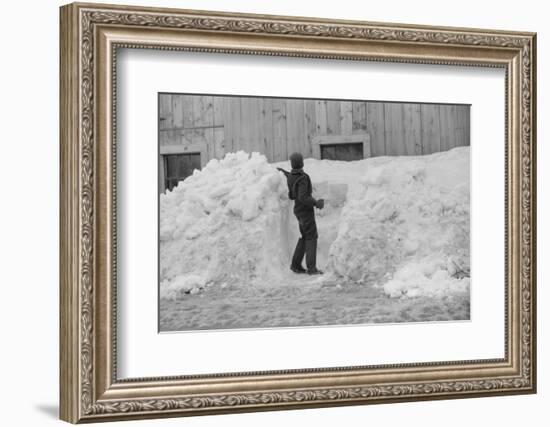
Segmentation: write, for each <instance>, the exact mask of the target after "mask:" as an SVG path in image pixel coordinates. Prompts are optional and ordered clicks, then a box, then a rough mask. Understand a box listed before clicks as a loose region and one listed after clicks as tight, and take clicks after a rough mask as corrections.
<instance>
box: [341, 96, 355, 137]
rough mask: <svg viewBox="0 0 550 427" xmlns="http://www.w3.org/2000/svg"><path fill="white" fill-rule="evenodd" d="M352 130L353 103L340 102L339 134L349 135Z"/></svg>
mask: <svg viewBox="0 0 550 427" xmlns="http://www.w3.org/2000/svg"><path fill="white" fill-rule="evenodd" d="M352 130H353V105H352V103H351V101H341V102H340V134H341V135H351V133H352Z"/></svg>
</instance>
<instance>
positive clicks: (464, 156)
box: [328, 147, 470, 297]
mask: <svg viewBox="0 0 550 427" xmlns="http://www.w3.org/2000/svg"><path fill="white" fill-rule="evenodd" d="M469 153H470V151H469V148H468V147H461V148H455V149H453V150H450V151H448V152H444V153H437V154H432V155H428V156H418V157H397V158H383V159H380V160H379V161H378V162H376V163H375V162H372V163H370V164H369V161H368V160H365V161H361V162H360V163H365V164H364V172H363V173H362V175H361V178H360V179H359V180H358V184H357V185H355V186H352V187H351V188H350V191H349V193H348V195H347V202H346V204H345V206H344V208H343V209H342V214H341V218H340V226H339V229H338V235H337V237H336V239H335V240H334V242H333V243H332V245H331V247H330V254H329V263H328V268H329V270H332V271H333V272H334V273H335V274H336V275H337V276H339V277H342V278H345V279H348V280H352V281H364V282H370V283H377V284H379V285H382V286H383V287H384V291H385V292H386V293H387V294H388V295H390V296H392V297H397V296H411V297H412V296H419V295H442V294H449V293H454V292H465V291H467V290H468V289H469V272H470V250H469V247H470V179H469V177H470V167H469V164H470V163H469Z"/></svg>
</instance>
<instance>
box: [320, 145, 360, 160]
mask: <svg viewBox="0 0 550 427" xmlns="http://www.w3.org/2000/svg"><path fill="white" fill-rule="evenodd" d="M321 159H324V160H344V161H348V162H350V161H353V160H362V159H363V143H362V142H350V143H344V144H323V145H321Z"/></svg>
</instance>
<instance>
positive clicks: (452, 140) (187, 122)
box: [159, 93, 470, 192]
mask: <svg viewBox="0 0 550 427" xmlns="http://www.w3.org/2000/svg"><path fill="white" fill-rule="evenodd" d="M464 145H470V106H469V105H464V104H460V105H455V104H420V103H397V102H378V101H343V100H325V99H295V98H273V97H242V96H211V95H182V94H167V93H161V94H159V190H160V191H161V192H164V191H165V189H166V188H169V189H171V188H173V187H174V186H175V185H176V184H177V182H178V181H180V180H182V179H184V178H186V177H187V176H189V175H190V174H192V173H193V170H194V169H197V168H201V167H202V166H204V165H205V164H206V163H207V162H208V161H209V160H210V159H213V158H222V157H223V156H224V155H225V153H228V152H234V151H238V150H244V151H247V152H253V151H258V152H260V153H262V154H264V155H265V156H266V157H267V158H268V160H269V161H270V162H279V161H284V160H287V159H288V156H289V155H290V154H291V153H293V152H295V151H299V152H301V153H302V154H303V155H304V157H306V158H307V157H314V158H319V159H331V160H358V159H363V158H367V157H374V156H386V155H387V156H402V155H421V154H431V153H434V152H438V151H446V150H449V149H451V148H454V147H457V146H464Z"/></svg>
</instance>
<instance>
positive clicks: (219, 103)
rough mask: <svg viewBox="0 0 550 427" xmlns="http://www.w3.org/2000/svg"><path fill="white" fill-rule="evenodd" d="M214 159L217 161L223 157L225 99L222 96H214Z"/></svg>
mask: <svg viewBox="0 0 550 427" xmlns="http://www.w3.org/2000/svg"><path fill="white" fill-rule="evenodd" d="M212 101H213V104H214V117H213V124H214V126H215V127H214V157H215V158H217V159H222V158H223V157H224V156H225V153H226V151H225V128H224V127H223V126H224V120H225V111H224V110H225V97H223V96H214V97H213V99H212Z"/></svg>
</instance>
